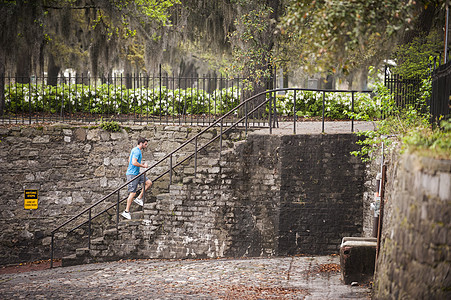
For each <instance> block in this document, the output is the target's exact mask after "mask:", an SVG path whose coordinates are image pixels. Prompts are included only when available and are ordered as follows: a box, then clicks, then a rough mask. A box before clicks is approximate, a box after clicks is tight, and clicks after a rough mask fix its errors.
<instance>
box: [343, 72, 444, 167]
mask: <svg viewBox="0 0 451 300" xmlns="http://www.w3.org/2000/svg"><path fill="white" fill-rule="evenodd" d="M421 90H422V96H421V97H420V98H419V99H418V103H417V105H416V106H409V107H406V108H404V109H400V108H399V107H397V106H396V105H395V102H394V101H393V96H392V95H391V94H390V92H389V91H388V89H387V88H386V87H384V86H383V84H382V82H381V81H376V83H375V88H374V90H373V91H374V92H375V93H376V96H375V97H374V99H375V101H376V102H378V103H380V108H381V114H382V116H384V118H383V119H381V120H379V121H376V130H374V131H365V132H359V133H357V134H358V135H359V136H363V137H364V138H363V139H361V140H359V141H358V142H357V144H359V145H361V146H362V147H361V149H360V150H359V151H353V152H351V154H353V155H355V156H360V157H361V159H362V160H363V161H369V160H372V159H374V158H375V157H374V155H373V153H374V152H375V151H376V150H379V149H380V147H381V145H382V143H384V145H385V147H387V148H389V149H390V148H392V147H394V146H396V145H402V147H401V148H402V149H409V147H410V149H413V148H411V146H415V147H423V149H425V148H428V147H430V146H429V145H432V144H434V142H435V141H436V140H437V139H438V140H440V142H435V144H434V145H436V146H437V145H440V147H439V148H440V149H448V152H449V137H448V138H446V139H443V137H444V136H443V135H441V134H438V133H435V134H433V133H432V129H431V126H430V124H429V120H430V116H429V114H428V113H427V112H426V111H427V109H425V107H426V106H427V105H426V100H427V99H428V97H429V96H430V93H431V81H430V79H428V80H424V81H423V87H422V89H421ZM354 116H355V117H356V118H358V119H361V120H371V116H369V115H368V114H366V113H363V114H355V115H354ZM427 132H431V133H429V134H425V133H427ZM432 141H433V142H432ZM443 143H444V144H445V145H448V148H446V146H443V145H442V144H443ZM441 152H442V151H441V150H440V153H441ZM445 152H446V151H445Z"/></svg>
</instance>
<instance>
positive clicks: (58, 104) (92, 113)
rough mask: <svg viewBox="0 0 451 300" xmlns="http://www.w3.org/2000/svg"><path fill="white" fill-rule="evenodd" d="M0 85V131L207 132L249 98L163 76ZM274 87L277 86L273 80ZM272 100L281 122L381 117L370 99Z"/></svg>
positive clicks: (219, 85)
mask: <svg viewBox="0 0 451 300" xmlns="http://www.w3.org/2000/svg"><path fill="white" fill-rule="evenodd" d="M0 82H2V83H3V84H2V85H1V86H0V87H2V88H3V93H0V95H1V96H3V103H4V106H3V110H2V112H3V113H2V114H1V115H0V124H2V123H6V124H11V123H13V124H14V123H20V124H31V123H40V122H54V121H62V122H69V121H75V122H93V123H99V121H100V120H104V121H109V120H114V121H119V122H132V123H152V122H154V123H155V122H158V123H160V124H161V123H167V124H190V125H209V124H211V123H212V122H214V121H215V120H216V119H217V118H218V117H219V116H222V115H224V114H226V113H228V112H229V111H231V110H234V109H235V108H236V107H237V106H238V105H239V104H240V103H242V102H243V101H244V100H245V98H246V99H247V98H249V97H251V96H252V95H251V94H250V93H249V91H247V90H246V87H245V81H244V80H243V79H242V78H228V77H223V76H219V77H218V76H191V77H175V76H170V75H168V74H163V73H159V74H156V75H155V76H142V75H139V74H136V75H133V76H123V75H120V74H119V75H117V76H111V77H104V78H93V77H89V76H72V75H70V74H69V75H68V76H64V77H57V78H48V77H46V76H40V77H31V78H28V77H27V78H24V77H18V76H7V77H3V78H0ZM270 82H271V83H272V86H275V82H276V80H271V81H270ZM267 87H271V85H270V84H267ZM0 91H1V90H0ZM262 97H263V98H262ZM264 97H268V94H262V96H261V97H258V98H256V99H255V100H254V102H255V103H249V104H248V105H249V107H248V108H249V109H252V108H253V107H254V106H257V105H259V104H260V103H261V102H263V101H265V100H266V99H264ZM274 98H275V105H276V106H277V111H278V114H279V115H278V117H284V118H286V119H289V120H290V121H291V120H293V118H294V119H297V118H316V119H320V118H322V117H325V118H327V119H348V120H349V119H350V118H351V117H353V116H352V115H350V114H349V112H354V111H355V112H357V113H360V112H363V111H365V112H367V113H368V114H370V115H372V116H373V117H374V118H377V117H378V114H379V112H378V107H377V105H376V103H374V101H373V100H372V99H371V97H370V95H369V94H368V93H354V92H352V91H349V92H344V91H340V92H337V91H334V90H314V89H302V90H300V91H298V92H297V93H294V90H284V89H280V90H279V91H278V92H277V94H276V95H274ZM294 98H295V99H296V101H294V102H293V99H294ZM294 106H295V107H294ZM323 107H324V112H323ZM234 111H235V113H234V114H231V115H230V114H229V115H228V116H229V117H228V118H229V122H233V121H234V120H235V119H237V118H239V117H241V116H242V115H243V114H244V113H245V112H243V111H239V110H234ZM268 112H269V107H268V106H266V107H262V108H261V109H260V110H259V111H258V112H256V113H254V114H253V115H251V116H249V118H251V123H250V124H252V125H254V124H255V126H257V127H258V126H259V124H260V123H261V121H262V120H263V119H265V118H266V117H267V116H268Z"/></svg>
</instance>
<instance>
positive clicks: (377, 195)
mask: <svg viewBox="0 0 451 300" xmlns="http://www.w3.org/2000/svg"><path fill="white" fill-rule="evenodd" d="M381 178H382V174H381V173H377V176H376V192H375V193H374V202H373V203H371V204H370V209H371V210H372V211H374V215H373V235H372V236H373V237H377V232H378V228H379V213H380V204H381V196H380V191H381Z"/></svg>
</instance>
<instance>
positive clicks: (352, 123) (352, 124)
mask: <svg viewBox="0 0 451 300" xmlns="http://www.w3.org/2000/svg"><path fill="white" fill-rule="evenodd" d="M354 93H355V92H354V91H352V92H351V94H352V97H351V110H352V114H353V115H352V117H351V132H354Z"/></svg>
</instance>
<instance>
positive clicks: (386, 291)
mask: <svg viewBox="0 0 451 300" xmlns="http://www.w3.org/2000/svg"><path fill="white" fill-rule="evenodd" d="M398 161H399V163H398ZM386 199H387V202H386V206H385V210H384V211H385V216H384V228H383V237H382V247H381V251H380V256H379V259H378V262H377V271H376V275H375V289H374V298H376V299H450V298H451V276H450V274H451V267H450V262H451V251H450V250H451V249H450V245H451V236H450V232H451V230H450V229H451V223H450V220H451V161H449V160H435V159H431V158H425V157H419V156H416V155H407V154H405V155H403V156H402V157H401V158H400V159H396V160H392V164H390V167H389V172H388V176H387V189H386Z"/></svg>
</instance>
